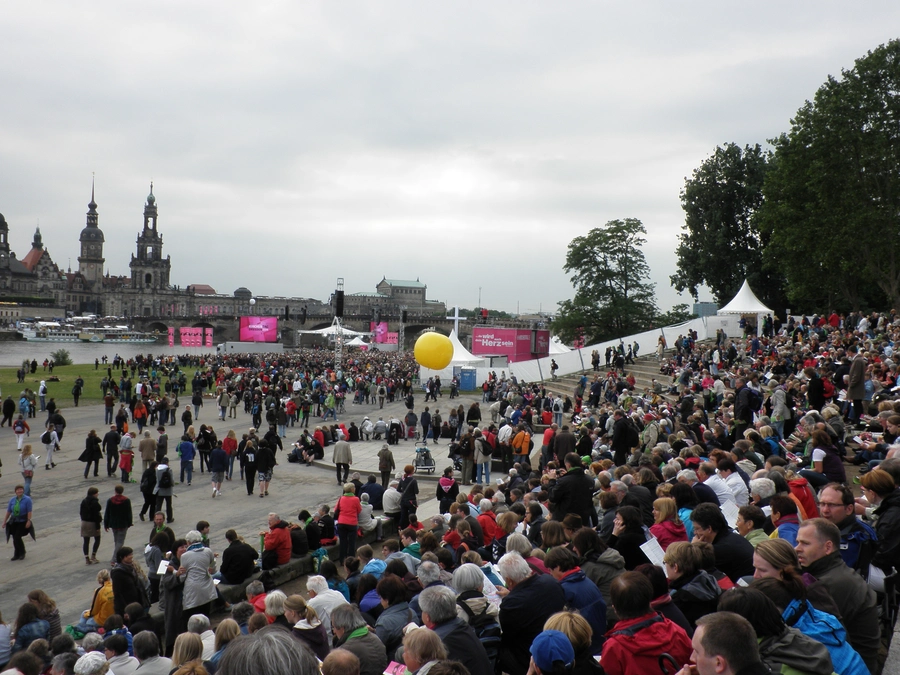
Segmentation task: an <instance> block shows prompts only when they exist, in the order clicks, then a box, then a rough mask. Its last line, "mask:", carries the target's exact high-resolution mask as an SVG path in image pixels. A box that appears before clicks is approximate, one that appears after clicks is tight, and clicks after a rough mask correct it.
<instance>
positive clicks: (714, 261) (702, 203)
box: [670, 143, 780, 304]
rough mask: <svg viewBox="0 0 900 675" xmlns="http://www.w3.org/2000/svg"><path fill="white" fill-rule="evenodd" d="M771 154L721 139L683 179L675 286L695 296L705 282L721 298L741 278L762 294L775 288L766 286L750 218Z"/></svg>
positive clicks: (755, 230) (737, 285)
mask: <svg viewBox="0 0 900 675" xmlns="http://www.w3.org/2000/svg"><path fill="white" fill-rule="evenodd" d="M770 154H771V153H769V152H765V151H763V149H762V148H761V147H760V146H759V145H758V144H757V145H754V146H752V147H751V146H749V145H748V146H746V147H745V148H743V149H741V147H740V146H738V145H736V144H734V143H726V144H725V145H724V146H719V147H717V148H716V150H715V152H713V154H712V156H711V157H709V158H707V159H706V160H704V162H703V163H702V164H701V165H700V166H699V167H698V168H697V169H695V170H694V172H693V174H692V176H691V177H690V178H687V179H685V181H684V189H683V190H682V191H681V207H682V209H684V213H685V224H684V227H683V231H682V233H681V234H680V235H678V248H677V249H676V251H675V253H676V255H677V256H678V271H677V272H676V273H675V274H674V275H672V276H671V277H670V280H671V281H672V285H673V286H674V288H675V289H676V290H677V291H679V292H681V291H684V290H687V291H688V292H689V293H690V294H691V296H693V298H694V299H695V300H697V299H698V287H699V286H700V285H701V284H706V286H708V287H709V289H710V290H711V291H712V293H713V297H714V298H715V301H716V302H717V303H719V304H723V303H726V302H728V300H729V299H730V298H732V297H733V296H734V294H735V293H736V292H737V291H738V290H739V289H740V287H741V284H742V283H743V281H744V279H745V278H746V279H748V280H749V281H750V285H751V286H753V288H755V289H756V290H757V292H758V293H760V294H761V295H762V296H764V297H766V296H769V298H770V297H771V296H772V295H773V294H780V291H779V289H771V290H770V288H769V287H770V286H771V285H772V284H770V283H769V278H767V275H766V274H765V272H764V271H763V248H764V245H765V242H764V240H763V237H762V236H761V234H760V231H759V227H758V226H757V224H756V218H755V216H756V212H757V210H758V209H759V207H760V205H761V204H762V201H763V193H762V187H763V180H764V179H765V176H766V171H767V170H768V166H769V164H768V162H769V157H770Z"/></svg>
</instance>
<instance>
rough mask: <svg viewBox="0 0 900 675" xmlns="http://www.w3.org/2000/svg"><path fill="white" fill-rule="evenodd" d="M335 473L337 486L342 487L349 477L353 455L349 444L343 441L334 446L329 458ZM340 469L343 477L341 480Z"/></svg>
mask: <svg viewBox="0 0 900 675" xmlns="http://www.w3.org/2000/svg"><path fill="white" fill-rule="evenodd" d="M331 461H332V462H333V463H334V468H335V471H336V472H337V484H338V485H343V484H344V483H346V482H347V480H348V479H349V477H350V465H351V464H352V463H353V454H352V452H351V450H350V444H349V443H348V442H347V441H345V440H340V441H338V442H337V443H335V444H334V452H333V454H332V457H331ZM341 469H343V472H344V477H343V479H342V478H341Z"/></svg>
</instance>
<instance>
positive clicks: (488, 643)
mask: <svg viewBox="0 0 900 675" xmlns="http://www.w3.org/2000/svg"><path fill="white" fill-rule="evenodd" d="M476 597H481V593H479V592H478V591H464V592H463V593H460V595H459V597H458V598H457V599H456V604H457V605H459V606H460V607H462V609H463V611H464V612H465V613H466V616H468V617H469V626H471V627H472V630H473V631H475V637H477V638H478V641H479V642H481V644H482V646H483V647H484V651H485V652H487V657H488V660H489V661H490V662H491V668H492V669H495V668H496V665H497V660H498V659H499V657H500V635H501V631H500V623H499V622H498V621H497V619H495V618H494V617H492V616H489V615H488V613H487V608H488V606H487V603H485V605H484V609H482V610H481V611H480V612H479V613H478V614H476V613H475V612H474V611H473V610H472V608H471V607H469V605H468V603H467V602H465V600H467V599H469V598H476Z"/></svg>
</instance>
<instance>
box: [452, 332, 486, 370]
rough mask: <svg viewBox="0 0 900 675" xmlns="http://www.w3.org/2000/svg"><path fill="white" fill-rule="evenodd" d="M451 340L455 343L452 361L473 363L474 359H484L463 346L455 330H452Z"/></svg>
mask: <svg viewBox="0 0 900 675" xmlns="http://www.w3.org/2000/svg"><path fill="white" fill-rule="evenodd" d="M450 342H452V343H453V360H452V361H451V362H450V363H455V364H462V363H472V362H474V361H478V362H480V361H483V360H484V359H483V358H481V357H480V356H475V355H474V354H473V353H472V352H470V351H469V350H468V349H466V348H465V347H463V344H462V342H460V341H459V337H458V336H457V335H456V331H455V330H451V331H450Z"/></svg>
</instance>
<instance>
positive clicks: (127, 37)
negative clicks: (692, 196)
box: [0, 0, 900, 311]
mask: <svg viewBox="0 0 900 675" xmlns="http://www.w3.org/2000/svg"><path fill="white" fill-rule="evenodd" d="M898 19H900V8H898V7H897V6H895V4H894V3H888V2H875V3H869V5H867V7H866V11H864V12H855V13H849V14H848V12H847V11H846V5H845V4H843V3H835V2H825V3H815V4H813V3H795V4H785V3H774V2H763V3H755V4H753V5H752V6H742V7H737V6H732V5H727V4H723V3H714V2H696V3H690V4H687V5H685V4H679V5H674V4H672V3H666V2H662V1H661V0H655V1H652V2H646V3H637V4H636V3H631V4H623V3H591V2H570V3H565V4H562V5H560V4H552V5H551V4H549V3H539V2H511V1H509V2H494V3H475V2H458V3H452V4H450V3H447V4H443V5H437V4H435V3H412V2H408V1H407V2H382V3H378V4H373V3H361V2H353V1H349V2H343V3H319V4H312V3H291V2H263V3H257V5H247V4H246V3H237V2H233V1H230V0H225V1H222V2H211V1H207V2H195V3H180V2H174V1H168V2H158V3H153V4H152V5H138V4H133V3H121V2H113V1H112V0H105V1H100V2H95V3H91V4H90V5H89V6H75V5H72V4H71V3H65V2H62V1H61V0H56V1H51V2H46V3H40V4H39V5H34V4H31V5H29V4H21V3H20V4H19V5H10V6H8V7H5V8H4V21H3V22H2V24H0V45H2V47H0V50H2V52H0V53H2V58H0V82H3V85H4V97H3V103H2V105H0V186H2V188H0V212H2V213H3V214H4V215H5V216H6V218H7V220H8V222H9V223H10V227H11V233H10V234H11V241H12V244H13V247H14V248H15V249H16V251H17V253H18V254H19V255H24V254H25V253H26V252H27V249H28V245H29V242H30V241H31V235H32V233H33V231H34V227H35V225H36V224H37V223H38V221H39V222H40V225H41V230H42V232H43V234H44V241H45V243H46V244H47V246H48V248H49V250H50V252H51V254H52V255H53V257H54V259H55V260H56V261H57V262H58V263H60V264H61V265H63V266H65V265H66V264H67V261H68V259H69V258H71V259H72V260H73V261H74V260H75V258H76V257H77V256H78V243H77V236H78V232H79V231H80V229H81V227H83V224H84V213H85V211H86V203H87V201H88V198H89V192H88V191H89V188H90V176H91V172H96V174H97V201H98V203H99V205H100V209H99V210H100V225H101V227H102V228H103V230H104V232H105V234H106V242H107V243H106V248H105V255H106V259H107V266H108V267H109V269H110V271H111V272H112V273H114V274H124V273H127V271H128V266H127V264H128V261H129V259H130V255H131V253H132V251H133V250H134V238H135V236H136V234H137V232H138V230H139V229H140V226H141V222H142V221H141V211H142V208H143V199H144V197H145V195H146V194H147V190H148V187H149V181H150V180H151V179H153V180H154V181H155V184H156V190H155V192H156V195H157V198H158V205H159V209H160V228H161V231H162V233H163V235H164V238H165V247H166V248H165V251H166V253H168V254H170V255H171V256H172V260H173V283H179V284H187V283H209V284H211V285H212V286H214V287H215V288H216V289H217V290H219V291H220V292H226V293H230V292H231V291H233V290H234V288H236V287H237V286H239V285H246V286H248V287H249V288H251V289H252V290H253V291H254V292H255V293H258V294H270V295H276V294H277V295H284V294H298V295H305V296H313V297H320V298H326V297H327V296H328V294H329V293H330V292H331V290H332V289H333V287H334V280H335V277H337V276H343V277H344V278H345V280H346V284H347V289H348V290H350V291H364V290H365V291H369V290H372V289H373V287H374V284H375V283H376V282H377V281H378V280H379V279H380V278H381V276H382V275H387V276H389V277H413V278H414V277H419V278H421V279H422V280H423V281H425V282H426V283H428V285H429V294H430V295H431V296H432V297H435V298H439V299H442V300H445V301H446V302H447V303H448V304H450V305H453V304H460V305H465V306H472V305H475V304H476V302H477V300H478V288H479V287H482V299H483V301H484V303H485V304H486V305H487V306H489V307H496V308H501V309H508V310H510V309H511V310H515V309H516V307H517V305H518V306H519V307H520V308H521V309H522V310H523V311H524V310H536V309H538V308H539V307H541V308H543V309H552V308H553V307H555V303H556V301H557V300H560V299H563V298H565V297H569V296H570V295H571V286H570V284H569V280H568V278H567V275H566V274H565V273H563V271H562V264H563V261H564V256H565V250H566V245H567V244H568V242H569V241H570V240H571V239H572V238H573V237H575V236H578V235H579V234H583V233H584V232H585V231H586V230H587V229H589V228H590V227H593V226H596V225H598V224H602V223H603V222H606V221H607V220H611V219H614V218H624V217H636V218H640V219H641V220H643V221H644V223H645V225H646V226H647V229H648V231H649V233H650V234H649V241H648V245H647V249H646V254H647V257H648V260H649V261H650V264H651V267H652V270H653V280H654V281H656V282H657V292H658V296H659V304H660V305H661V306H662V307H663V308H666V307H668V306H670V305H671V304H673V303H675V302H678V301H683V300H684V298H679V296H677V294H675V293H674V291H673V290H672V289H671V287H670V285H669V283H668V276H669V274H671V273H672V272H673V271H674V257H673V250H674V246H675V237H676V236H677V233H678V230H679V227H680V225H681V223H682V222H683V215H682V212H681V209H680V205H679V201H678V192H679V190H680V189H681V187H682V185H683V181H684V178H685V177H686V176H688V175H690V173H691V171H692V170H693V169H694V168H695V167H696V166H697V165H698V164H699V163H700V162H701V161H702V160H703V159H704V158H705V157H707V156H708V155H709V154H710V152H711V151H712V150H713V149H714V147H715V146H716V145H717V144H720V143H724V142H728V141H734V142H737V143H741V144H744V143H755V142H760V143H763V142H765V141H766V139H768V138H771V137H773V136H775V135H777V134H778V133H780V132H782V131H785V130H787V129H788V127H789V120H790V117H791V116H792V115H793V113H794V112H795V111H796V110H797V108H799V107H800V106H801V105H802V104H803V101H804V100H805V99H808V98H811V97H812V96H813V94H814V93H815V90H816V88H817V87H818V86H819V85H820V84H821V83H822V82H823V81H824V80H825V78H826V76H827V75H828V74H829V73H831V74H836V73H838V72H839V70H840V69H841V68H842V67H844V68H849V67H851V66H852V64H853V60H854V59H855V58H858V57H860V56H862V55H863V54H864V53H865V52H866V51H867V50H869V49H871V48H874V47H875V46H876V45H877V44H879V43H881V42H884V41H886V40H888V39H890V38H891V37H893V36H892V35H891V34H890V33H889V32H888V31H889V29H890V28H889V27H890V26H896V25H898V24H900V21H898ZM76 264H77V263H76Z"/></svg>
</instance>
